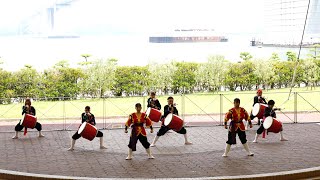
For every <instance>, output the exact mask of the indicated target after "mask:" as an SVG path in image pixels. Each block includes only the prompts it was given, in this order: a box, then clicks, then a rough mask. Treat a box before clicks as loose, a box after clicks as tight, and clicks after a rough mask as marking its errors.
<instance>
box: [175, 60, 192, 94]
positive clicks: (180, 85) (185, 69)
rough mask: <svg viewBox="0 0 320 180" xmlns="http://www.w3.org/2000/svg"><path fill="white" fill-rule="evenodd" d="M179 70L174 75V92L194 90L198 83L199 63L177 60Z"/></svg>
mask: <svg viewBox="0 0 320 180" xmlns="http://www.w3.org/2000/svg"><path fill="white" fill-rule="evenodd" d="M175 65H176V67H177V70H176V71H175V72H174V74H173V77H172V86H173V91H174V93H178V92H183V93H185V92H188V93H190V92H192V91H193V89H194V86H195V84H196V78H195V77H196V75H195V72H196V71H197V69H198V64H197V63H191V62H177V63H176V64H175Z"/></svg>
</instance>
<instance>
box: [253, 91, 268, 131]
mask: <svg viewBox="0 0 320 180" xmlns="http://www.w3.org/2000/svg"><path fill="white" fill-rule="evenodd" d="M256 103H263V104H267V101H266V99H265V98H264V97H262V90H261V89H258V90H257V95H256V96H255V97H254V98H253V105H252V107H253V106H254V105H255V104H256ZM254 118H255V116H253V114H252V111H251V114H250V119H251V120H253V119H254ZM258 125H260V119H258Z"/></svg>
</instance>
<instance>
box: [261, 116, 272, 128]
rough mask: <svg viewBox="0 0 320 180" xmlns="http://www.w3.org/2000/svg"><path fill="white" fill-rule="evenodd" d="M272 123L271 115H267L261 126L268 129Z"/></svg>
mask: <svg viewBox="0 0 320 180" xmlns="http://www.w3.org/2000/svg"><path fill="white" fill-rule="evenodd" d="M272 123H273V117H271V116H268V117H266V119H265V120H264V121H263V127H264V128H265V129H269V128H270V127H271V125H272Z"/></svg>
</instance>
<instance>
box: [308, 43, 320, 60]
mask: <svg viewBox="0 0 320 180" xmlns="http://www.w3.org/2000/svg"><path fill="white" fill-rule="evenodd" d="M308 56H310V57H311V58H312V59H315V60H319V59H320V44H314V45H313V46H312V48H311V49H310V52H309V54H308Z"/></svg>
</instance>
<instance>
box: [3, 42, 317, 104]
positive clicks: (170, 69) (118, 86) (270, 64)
mask: <svg viewBox="0 0 320 180" xmlns="http://www.w3.org/2000/svg"><path fill="white" fill-rule="evenodd" d="M319 55H320V53H319V52H317V48H315V49H314V52H313V51H312V52H311V53H310V56H309V57H307V58H305V59H299V60H298V59H297V56H296V54H295V53H293V52H290V51H289V52H287V59H280V58H279V56H278V54H276V53H273V54H272V55H271V57H270V58H269V59H254V57H252V55H250V54H249V53H247V52H242V53H241V54H240V58H241V59H242V60H241V61H239V62H231V61H229V60H226V59H225V58H224V56H220V55H215V56H210V57H208V60H207V62H205V63H195V62H177V61H171V62H170V63H151V64H149V65H146V66H120V65H118V64H117V60H116V59H98V60H92V61H90V60H88V59H87V58H88V57H90V56H89V55H88V56H86V58H85V61H84V62H82V63H79V66H78V67H70V65H69V64H68V61H67V60H63V61H60V62H58V63H57V64H55V65H54V66H53V67H50V68H48V69H46V70H44V71H41V72H39V71H37V70H36V69H34V68H33V67H32V66H30V65H25V67H24V68H22V69H20V70H19V71H16V72H9V71H6V70H4V69H0V76H1V78H0V98H1V99H10V98H14V97H35V98H40V97H44V98H50V99H53V100H58V99H59V98H75V97H104V96H135V95H143V94H146V93H149V92H150V91H156V92H158V93H161V94H168V93H194V92H217V91H221V90H230V91H235V90H240V91H245V90H253V89H256V88H258V87H263V88H264V89H277V88H286V87H290V86H291V81H292V77H293V73H294V69H295V66H296V67H297V69H296V78H295V82H294V85H295V86H300V85H301V84H304V85H305V86H308V87H311V88H314V87H316V86H319V84H320V56H319ZM2 103H3V102H2Z"/></svg>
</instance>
